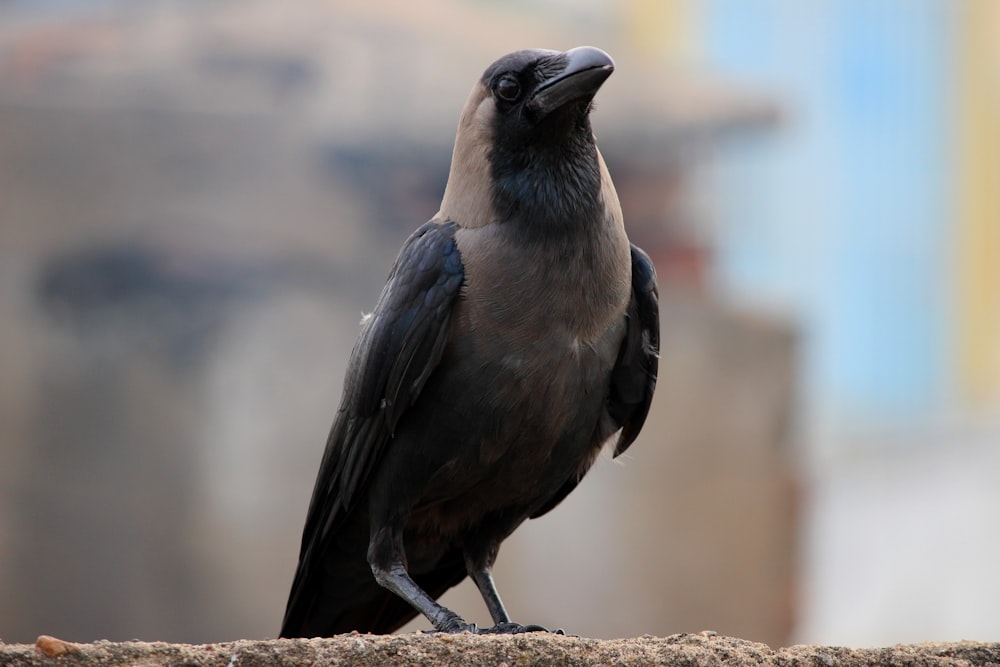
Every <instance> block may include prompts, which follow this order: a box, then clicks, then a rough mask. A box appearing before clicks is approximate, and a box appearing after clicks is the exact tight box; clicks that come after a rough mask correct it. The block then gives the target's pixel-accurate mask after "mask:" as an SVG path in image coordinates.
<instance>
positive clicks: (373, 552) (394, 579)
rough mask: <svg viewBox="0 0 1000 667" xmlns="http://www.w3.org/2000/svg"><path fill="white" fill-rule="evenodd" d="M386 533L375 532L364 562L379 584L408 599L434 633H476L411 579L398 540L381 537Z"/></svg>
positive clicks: (400, 541) (399, 540)
mask: <svg viewBox="0 0 1000 667" xmlns="http://www.w3.org/2000/svg"><path fill="white" fill-rule="evenodd" d="M387 533H389V531H387V530H380V531H378V532H376V534H375V536H374V537H373V539H372V541H371V543H370V545H369V547H368V562H369V564H370V565H371V568H372V574H373V575H375V581H377V582H378V584H379V586H381V587H382V588H385V589H388V590H390V591H392V592H393V593H395V594H396V595H398V596H399V597H401V598H403V599H404V600H406V601H407V602H409V603H410V604H411V605H412V606H413V608H414V609H416V610H417V611H419V612H420V613H421V614H423V615H424V616H425V617H426V618H427V620H428V621H430V622H431V625H433V626H434V629H435V630H436V631H438V632H449V633H456V632H473V633H474V632H476V631H477V628H476V625H475V624H474V623H466V622H465V620H464V619H463V618H462V617H461V616H459V615H458V614H456V613H455V612H453V611H452V610H450V609H448V608H447V607H445V606H443V605H440V604H438V603H437V602H436V601H435V600H434V598H432V597H431V596H430V595H428V594H427V592H426V591H424V589H422V588H420V586H418V585H417V583H416V582H415V581H413V579H412V578H411V577H410V574H409V573H408V572H407V571H406V564H405V558H406V557H405V553H404V551H403V545H402V540H401V539H400V538H398V537H388V539H385V538H386V537H387ZM378 538H382V539H378Z"/></svg>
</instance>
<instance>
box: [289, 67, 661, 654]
mask: <svg viewBox="0 0 1000 667" xmlns="http://www.w3.org/2000/svg"><path fill="white" fill-rule="evenodd" d="M613 69H614V63H613V62H612V60H611V58H610V57H609V56H608V54H606V53H604V52H603V51H601V50H600V49H596V48H592V47H580V48H576V49H572V50H570V51H566V52H562V53H560V52H557V51H547V50H535V49H532V50H524V51H517V52H515V53H511V54H509V55H506V56H504V57H503V58H501V59H500V60H498V61H496V62H495V63H493V64H492V65H491V66H490V67H489V68H488V69H487V70H486V72H485V73H484V74H483V76H482V78H481V79H480V80H479V81H478V82H477V83H476V85H475V87H474V88H473V90H472V93H471V95H470V96H469V98H468V101H467V102H466V105H465V109H464V111H463V112H462V116H461V120H460V121H459V125H458V133H457V136H456V138H455V148H454V153H453V155H452V163H451V171H450V174H449V177H448V184H447V187H446V189H445V193H444V198H443V200H442V202H441V209H440V210H439V211H438V212H437V214H436V215H434V217H433V218H431V220H430V222H428V223H426V224H424V225H423V226H422V227H420V228H419V229H417V230H416V231H415V232H414V233H413V235H412V236H410V238H409V239H408V240H407V241H406V243H405V245H404V246H403V249H402V250H401V252H400V254H399V257H398V258H397V260H396V264H395V266H394V267H393V269H392V272H391V274H390V276H389V280H388V283H387V284H386V286H385V288H384V289H383V291H382V295H381V296H380V297H379V300H378V304H377V305H376V306H375V309H374V311H373V312H372V313H371V315H369V316H367V317H366V318H365V319H364V320H363V325H362V330H361V334H360V336H359V338H358V341H357V343H356V344H355V346H354V350H353V352H352V354H351V359H350V363H349V366H348V370H347V376H346V379H345V381H344V393H343V397H342V400H341V404H340V409H339V411H338V413H337V417H336V420H335V421H334V424H333V428H332V430H331V432H330V436H329V439H328V441H327V444H326V450H325V453H324V455H323V460H322V464H321V466H320V470H319V477H318V479H317V480H316V487H315V489H314V491H313V496H312V501H311V503H310V506H309V512H308V516H307V518H306V525H305V531H304V534H303V536H302V546H301V553H300V556H299V565H298V570H297V571H296V573H295V579H294V582H293V584H292V590H291V594H290V596H289V599H288V606H287V609H286V611H285V618H284V623H283V625H282V629H281V636H283V637H312V636H320V635H331V634H335V633H341V632H348V631H351V630H358V631H361V632H373V633H388V632H392V631H394V630H396V629H398V628H399V627H400V626H402V625H403V624H404V623H406V622H407V621H408V620H409V619H411V618H412V617H414V616H415V615H416V614H417V613H418V612H419V613H422V614H423V615H424V616H425V617H426V618H427V619H428V620H429V621H430V622H431V624H432V625H433V626H434V628H435V629H436V630H438V631H441V632H461V631H472V632H476V631H479V632H490V631H492V632H523V631H525V630H530V629H540V628H539V627H538V626H524V625H519V624H516V623H512V622H511V620H510V617H509V615H508V614H507V611H506V610H505V609H504V606H503V604H502V602H501V601H500V596H499V595H498V594H497V590H496V587H495V586H494V584H493V578H492V576H491V574H490V571H491V568H492V566H493V563H494V561H495V560H496V557H497V552H498V550H499V547H500V543H501V542H502V541H503V540H504V539H505V538H506V537H508V536H509V535H510V534H511V533H512V532H513V531H514V530H515V529H516V528H517V527H518V526H519V525H520V524H521V523H522V522H524V521H525V520H526V519H530V518H535V517H539V516H541V515H543V514H545V513H546V512H548V511H549V510H551V509H552V508H553V507H555V506H556V505H558V504H559V503H560V502H561V501H562V500H563V498H565V497H566V495H567V494H568V493H569V492H570V491H572V490H573V489H574V488H575V487H576V485H577V483H578V482H579V481H580V478H581V477H582V476H583V475H584V474H585V473H586V472H587V470H588V469H589V468H590V466H591V464H592V463H593V461H594V459H595V457H596V456H597V454H598V452H599V451H600V450H601V448H602V446H603V445H604V444H605V443H606V442H608V441H609V440H611V439H612V437H613V436H615V435H616V434H617V439H616V443H615V446H614V447H615V449H614V453H615V455H618V454H621V453H622V452H624V451H625V450H626V449H627V448H628V446H629V445H631V444H632V442H633V441H634V440H635V438H636V436H637V435H638V433H639V430H640V429H641V428H642V425H643V422H644V421H645V418H646V415H647V413H648V411H649V404H650V400H651V398H652V394H653V388H654V386H655V383H656V370H657V355H658V349H659V315H658V293H657V287H656V274H655V272H654V269H653V266H652V264H651V262H650V260H649V258H648V257H647V256H646V254H645V253H644V252H643V251H642V250H640V249H639V248H637V247H636V246H634V245H631V244H630V243H629V240H628V237H627V236H626V235H625V229H624V226H623V222H622V213H621V207H620V205H619V203H618V195H617V194H616V192H615V187H614V185H613V184H612V182H611V178H610V176H609V175H608V170H607V168H606V166H605V164H604V160H603V158H602V157H601V154H600V152H599V151H598V150H597V145H596V143H595V141H594V135H593V132H592V130H591V125H590V111H591V108H592V101H593V98H594V95H595V93H596V92H597V90H598V88H600V86H601V84H602V83H604V81H605V80H606V79H607V78H608V76H609V75H610V74H611V72H612V70H613ZM466 575H468V576H470V577H472V579H473V581H474V582H475V583H476V585H477V586H478V588H479V591H480V593H481V594H482V596H483V599H484V600H485V602H486V606H487V607H488V609H489V612H490V615H491V616H492V618H493V622H494V623H495V624H496V626H495V627H493V628H491V629H489V630H477V628H476V627H475V626H474V625H472V624H469V623H466V622H465V621H464V620H463V619H462V618H461V617H460V616H458V615H457V614H456V613H454V612H453V611H451V610H449V609H447V608H445V607H443V606H442V605H440V604H439V603H438V602H437V601H436V598H438V597H439V596H440V595H441V594H443V593H444V592H445V591H446V590H447V589H448V588H450V587H452V586H454V585H456V584H458V583H459V582H460V581H462V580H463V579H464V578H465V577H466Z"/></svg>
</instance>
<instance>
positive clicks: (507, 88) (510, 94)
mask: <svg viewBox="0 0 1000 667" xmlns="http://www.w3.org/2000/svg"><path fill="white" fill-rule="evenodd" d="M496 91H497V95H499V96H500V98H501V99H503V100H506V101H508V102H513V101H514V100H516V99H517V97H518V95H520V94H521V84H520V83H518V82H517V79H515V78H514V77H512V76H505V77H504V78H502V79H500V80H499V81H497V85H496Z"/></svg>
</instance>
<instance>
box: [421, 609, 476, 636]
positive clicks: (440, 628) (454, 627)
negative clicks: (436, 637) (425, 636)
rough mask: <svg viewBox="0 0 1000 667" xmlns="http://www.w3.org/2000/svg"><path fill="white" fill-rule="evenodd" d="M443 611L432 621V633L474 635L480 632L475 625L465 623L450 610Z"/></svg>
mask: <svg viewBox="0 0 1000 667" xmlns="http://www.w3.org/2000/svg"><path fill="white" fill-rule="evenodd" d="M444 611H445V612H446V613H444V614H442V615H441V616H440V617H438V618H437V619H436V620H435V621H434V630H432V632H445V633H448V634H452V635H454V634H458V633H460V632H471V633H472V634H474V635H475V634H479V633H481V632H482V630H480V629H479V627H478V626H476V624H475V623H466V622H465V619H464V618H462V617H461V616H459V615H458V614H456V613H455V612H453V611H451V610H450V609H445V610H444Z"/></svg>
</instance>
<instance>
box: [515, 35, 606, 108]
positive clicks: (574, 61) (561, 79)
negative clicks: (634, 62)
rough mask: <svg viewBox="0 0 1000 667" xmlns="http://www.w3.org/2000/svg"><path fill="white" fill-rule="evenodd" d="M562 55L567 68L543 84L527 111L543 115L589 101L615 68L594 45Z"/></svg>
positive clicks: (571, 50) (530, 101)
mask: <svg viewBox="0 0 1000 667" xmlns="http://www.w3.org/2000/svg"><path fill="white" fill-rule="evenodd" d="M562 55H563V56H564V57H565V58H566V67H564V68H563V70H562V71H561V72H559V73H558V74H556V75H554V76H552V77H551V78H550V79H548V80H547V81H545V82H543V83H542V85H541V86H539V87H538V90H537V91H535V94H534V95H533V96H532V97H531V99H530V100H529V101H528V104H527V107H528V109H529V110H530V111H533V112H534V113H537V114H539V115H540V116H544V115H546V114H548V113H551V112H552V111H555V110H556V109H558V108H559V107H561V106H563V105H564V104H567V103H569V102H573V101H576V100H584V99H585V100H587V101H589V100H590V99H592V98H593V97H594V95H595V94H596V93H597V90H598V88H600V87H601V84H602V83H604V81H605V80H606V79H607V78H608V77H609V76H611V72H613V71H614V69H615V61H613V60H612V59H611V56H609V55H608V54H607V53H605V52H604V51H601V50H600V49H597V48H594V47H593V46H579V47H577V48H575V49H570V50H569V51H566V52H565V53H563V54H562Z"/></svg>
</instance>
